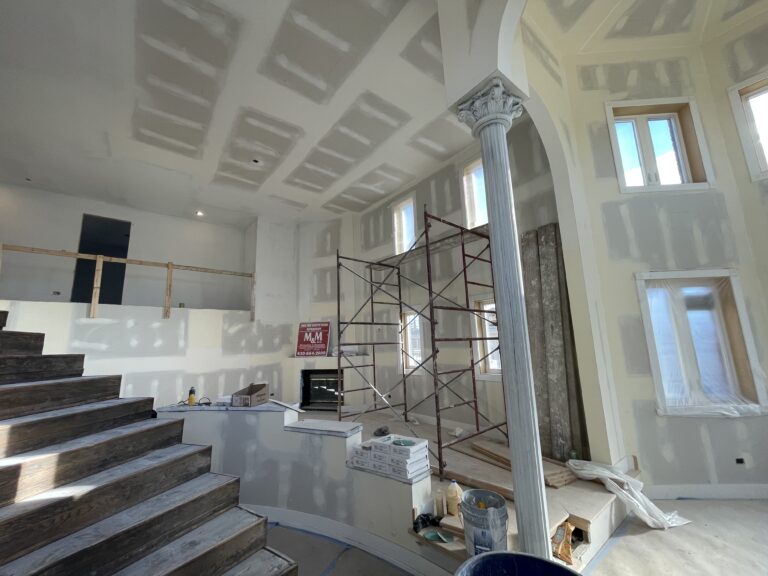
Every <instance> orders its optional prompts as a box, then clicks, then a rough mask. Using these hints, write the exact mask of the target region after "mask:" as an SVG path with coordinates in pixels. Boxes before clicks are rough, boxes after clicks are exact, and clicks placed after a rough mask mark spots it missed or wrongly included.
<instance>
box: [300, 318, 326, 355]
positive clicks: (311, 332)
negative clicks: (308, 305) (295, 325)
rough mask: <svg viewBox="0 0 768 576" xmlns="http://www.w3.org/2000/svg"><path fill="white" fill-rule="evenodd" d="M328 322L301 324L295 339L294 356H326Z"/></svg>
mask: <svg viewBox="0 0 768 576" xmlns="http://www.w3.org/2000/svg"><path fill="white" fill-rule="evenodd" d="M330 336H331V323H330V322H302V323H301V324H299V337H298V338H297V339H296V356H328V344H329V342H330Z"/></svg>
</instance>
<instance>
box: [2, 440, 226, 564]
mask: <svg viewBox="0 0 768 576" xmlns="http://www.w3.org/2000/svg"><path fill="white" fill-rule="evenodd" d="M210 464H211V449H210V447H208V448H206V449H204V450H201V451H198V452H193V453H191V454H187V455H184V456H183V457H181V458H178V459H174V460H171V461H168V462H164V463H162V464H159V465H157V466H154V467H152V468H149V469H145V470H142V471H141V472H139V473H136V474H133V475H131V476H125V477H122V478H120V479H119V480H117V481H115V482H112V483H110V484H108V485H105V486H102V487H99V488H97V489H95V490H92V491H91V492H89V493H87V494H85V495H82V496H81V497H79V498H75V499H68V500H64V501H58V502H56V503H54V504H51V505H49V506H45V507H43V508H41V509H36V510H34V511H32V512H30V513H28V514H26V515H24V516H21V517H18V518H12V519H10V520H8V521H7V522H4V523H2V524H0V558H3V559H5V560H6V561H10V560H14V559H16V558H18V557H20V556H23V555H24V554H28V553H29V552H31V551H33V550H36V549H38V548H40V547H41V546H45V545H46V544H48V543H49V542H52V541H53V540H58V539H59V538H63V537H64V536H67V535H68V534H72V533H73V532H76V531H77V530H80V529H81V528H84V527H85V526H89V525H91V524H93V523H94V522H98V521H99V520H102V519H103V518H106V517H107V516H112V515H113V514H116V513H118V512H120V511H121V510H125V509H126V508H129V507H131V506H134V505H135V504H137V503H139V502H141V501H143V500H146V499H147V498H151V497H152V496H155V495H156V494H159V493H160V492H164V491H166V490H169V489H171V488H173V487H174V486H177V485H179V484H182V483H183V482H187V481H189V480H191V479H193V478H196V477H197V476H200V475H201V474H205V473H206V472H208V470H210ZM200 573H201V572H198V574H200ZM203 573H204V572H203Z"/></svg>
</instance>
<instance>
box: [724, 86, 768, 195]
mask: <svg viewBox="0 0 768 576" xmlns="http://www.w3.org/2000/svg"><path fill="white" fill-rule="evenodd" d="M766 79H768V73H765V72H764V73H762V74H758V75H757V76H752V77H751V78H748V79H747V80H745V81H744V82H739V83H738V84H736V85H734V86H731V87H730V88H729V89H728V98H729V99H730V101H731V108H732V110H733V117H734V120H736V128H737V129H738V131H739V138H740V139H741V147H742V148H743V149H744V157H745V159H746V162H747V168H748V169H749V177H750V178H751V179H752V182H759V181H761V180H766V179H768V167H763V166H762V165H761V162H760V156H759V155H758V151H757V141H756V139H755V134H754V121H750V119H749V118H750V116H751V114H752V113H751V111H749V110H748V108H747V105H746V102H744V99H743V97H742V96H741V94H739V91H740V90H743V89H744V88H747V87H749V86H751V85H752V84H756V83H757V82H761V81H763V80H766ZM748 114H749V116H748ZM767 144H768V143H767ZM766 154H768V151H766Z"/></svg>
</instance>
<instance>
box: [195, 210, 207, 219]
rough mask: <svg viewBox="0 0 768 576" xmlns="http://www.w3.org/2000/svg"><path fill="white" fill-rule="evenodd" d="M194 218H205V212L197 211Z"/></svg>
mask: <svg viewBox="0 0 768 576" xmlns="http://www.w3.org/2000/svg"><path fill="white" fill-rule="evenodd" d="M195 216H198V217H200V218H202V217H203V216H205V212H203V211H202V210H198V211H197V212H195Z"/></svg>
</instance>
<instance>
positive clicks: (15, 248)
mask: <svg viewBox="0 0 768 576" xmlns="http://www.w3.org/2000/svg"><path fill="white" fill-rule="evenodd" d="M3 251H6V252H22V253H25V254H43V255H45V256H63V257H65V258H75V259H78V260H95V261H96V270H95V272H94V275H93V292H92V294H91V304H90V306H89V308H88V317H89V318H95V317H96V313H97V312H98V308H99V297H100V295H101V274H102V270H103V269H104V263H105V262H114V263H115V264H130V265H132V266H148V267H151V268H164V269H165V271H166V272H165V300H164V302H163V318H170V317H171V302H172V300H171V294H172V292H173V272H174V270H184V271H186V272H201V273H203V274H220V275H222V276H239V277H242V278H250V279H251V321H253V320H254V319H255V311H256V296H255V284H256V274H255V273H251V272H234V271H232V270H219V269H217V268H204V267H202V266H187V265H184V264H174V263H173V262H155V261H153V260H137V259H136V258H116V257H114V256H103V255H101V254H83V253H81V252H70V251H69V250H48V249H46V248H32V247H30V246H19V245H18V244H3V243H0V271H2V262H3Z"/></svg>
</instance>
